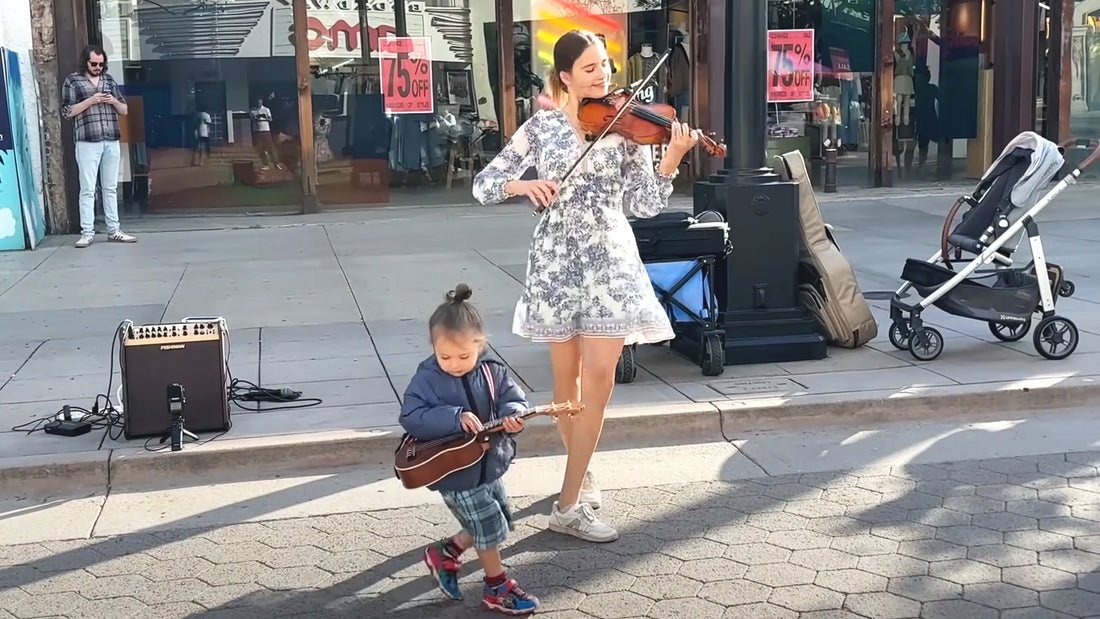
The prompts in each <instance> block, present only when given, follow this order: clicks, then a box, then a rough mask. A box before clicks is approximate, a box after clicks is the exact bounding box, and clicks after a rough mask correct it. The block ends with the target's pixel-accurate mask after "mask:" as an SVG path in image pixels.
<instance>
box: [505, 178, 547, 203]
mask: <svg viewBox="0 0 1100 619" xmlns="http://www.w3.org/2000/svg"><path fill="white" fill-rule="evenodd" d="M510 184H511V185H512V186H511V187H509V188H505V191H507V192H508V193H510V194H512V195H516V196H527V197H528V198H529V199H530V200H531V202H532V203H533V204H534V205H535V206H550V204H551V203H553V202H554V200H556V199H557V198H558V184H557V183H556V182H554V181H544V180H541V179H539V180H533V181H512V182H511V183H510Z"/></svg>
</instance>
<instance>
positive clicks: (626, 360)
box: [615, 345, 638, 384]
mask: <svg viewBox="0 0 1100 619" xmlns="http://www.w3.org/2000/svg"><path fill="white" fill-rule="evenodd" d="M634 352H635V348H634V345H630V346H624V347H623V352H622V353H620V354H619V362H618V363H616V364H615V382H617V383H619V384H625V383H632V382H634V379H635V378H636V377H637V376H638V366H637V365H636V364H635V362H634Z"/></svg>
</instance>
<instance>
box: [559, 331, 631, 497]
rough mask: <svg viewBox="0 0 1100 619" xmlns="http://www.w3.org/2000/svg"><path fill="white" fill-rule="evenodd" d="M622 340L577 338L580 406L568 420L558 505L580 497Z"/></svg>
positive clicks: (600, 425) (608, 395)
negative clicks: (579, 410) (563, 470)
mask: <svg viewBox="0 0 1100 619" xmlns="http://www.w3.org/2000/svg"><path fill="white" fill-rule="evenodd" d="M624 341H625V340H624V339H623V338H589V337H585V338H581V341H580V353H581V364H582V365H583V367H584V372H583V373H582V374H581V382H580V393H581V403H583V404H584V410H583V411H582V412H581V413H580V414H579V415H577V416H576V417H574V418H573V420H572V422H571V423H569V424H568V427H569V429H570V431H571V432H570V434H569V438H568V439H566V446H567V449H568V455H567V458H566V462H565V479H564V480H563V481H562V486H561V498H560V499H559V501H558V505H559V509H564V508H568V507H570V506H572V505H574V504H575V503H576V502H577V501H578V500H579V499H580V492H581V484H582V483H583V482H584V474H585V471H587V470H588V465H589V463H590V462H591V461H592V454H593V453H595V451H596V445H597V444H598V443H599V442H600V433H601V432H603V420H604V412H605V410H606V409H607V404H608V402H610V401H611V390H612V389H613V388H614V387H615V364H616V363H618V361H619V355H621V354H622V352H623V342H624ZM560 423H561V422H559V424H560Z"/></svg>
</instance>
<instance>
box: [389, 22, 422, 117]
mask: <svg viewBox="0 0 1100 619" xmlns="http://www.w3.org/2000/svg"><path fill="white" fill-rule="evenodd" d="M377 49H378V58H379V61H380V63H381V69H382V72H381V77H382V97H383V101H384V107H385V108H386V113H387V114H424V113H427V114H431V113H432V112H434V111H435V96H434V95H433V93H432V48H431V39H429V38H428V37H400V38H398V37H385V38H381V39H378V47H377Z"/></svg>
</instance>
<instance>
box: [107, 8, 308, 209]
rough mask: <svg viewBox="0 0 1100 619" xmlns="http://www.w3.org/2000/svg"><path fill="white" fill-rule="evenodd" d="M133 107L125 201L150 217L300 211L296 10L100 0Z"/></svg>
mask: <svg viewBox="0 0 1100 619" xmlns="http://www.w3.org/2000/svg"><path fill="white" fill-rule="evenodd" d="M90 9H91V10H90V12H89V14H90V15H91V16H92V17H93V21H94V24H93V28H92V30H93V32H92V34H93V40H95V39H97V38H98V39H99V40H100V41H102V44H103V46H104V48H105V50H106V52H107V55H108V59H109V64H110V69H109V70H110V71H111V74H112V75H113V76H114V77H115V79H116V80H117V81H118V82H119V83H120V85H122V90H123V94H124V95H125V96H126V98H127V101H128V103H129V107H130V114H129V116H127V117H126V118H124V119H123V132H122V136H123V138H122V141H123V157H122V166H121V168H122V169H121V178H120V179H119V180H120V181H121V182H122V187H123V192H122V194H123V196H125V197H126V198H127V199H136V200H140V201H141V202H142V203H145V201H146V199H147V206H148V208H149V209H150V210H152V211H167V212H183V211H192V210H204V209H233V208H239V209H248V210H255V209H259V208H262V209H264V210H288V211H297V210H299V209H300V208H301V202H302V199H301V180H300V165H299V164H300V161H299V159H300V155H299V153H300V148H301V147H300V132H299V126H298V124H299V123H298V98H297V88H296V80H295V77H294V76H295V64H294V45H293V38H292V32H291V24H292V14H291V13H292V11H291V6H290V0H270V1H269V0H241V1H238V2H207V3H180V2H152V1H148V0H146V1H143V0H91V2H90Z"/></svg>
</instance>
